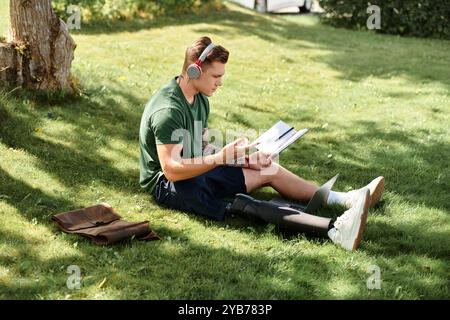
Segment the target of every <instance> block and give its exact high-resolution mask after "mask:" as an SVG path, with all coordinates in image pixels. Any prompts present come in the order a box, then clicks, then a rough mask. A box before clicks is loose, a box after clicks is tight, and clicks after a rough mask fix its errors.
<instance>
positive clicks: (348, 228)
mask: <svg viewBox="0 0 450 320" xmlns="http://www.w3.org/2000/svg"><path fill="white" fill-rule="evenodd" d="M354 193H355V194H354V195H352V196H353V197H354V202H353V205H352V207H351V208H350V209H348V210H347V211H345V212H344V214H342V215H341V216H339V217H338V218H337V219H336V221H335V222H334V228H332V229H330V230H329V231H328V236H329V237H330V239H331V240H332V241H333V242H334V243H336V244H338V245H340V246H341V247H343V248H345V249H347V250H350V251H352V250H356V248H358V246H359V243H360V242H361V237H362V233H363V231H364V227H365V225H366V220H367V213H368V212H369V206H370V191H369V189H368V188H362V189H359V190H356V191H354Z"/></svg>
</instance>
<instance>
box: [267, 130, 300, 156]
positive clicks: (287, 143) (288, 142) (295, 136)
mask: <svg viewBox="0 0 450 320" xmlns="http://www.w3.org/2000/svg"><path fill="white" fill-rule="evenodd" d="M293 131H294V130H293ZM307 132H308V129H302V130H300V131H296V132H295V133H294V134H292V135H290V137H289V138H288V139H287V140H285V142H284V143H283V144H282V145H280V146H279V148H278V149H276V150H275V151H274V152H273V153H272V158H273V157H275V156H277V155H278V154H280V152H281V151H283V150H284V149H286V148H287V147H288V146H290V145H291V144H292V143H294V142H295V141H296V140H297V139H299V138H300V137H301V136H303V135H304V134H305V133H307ZM283 138H284V137H283ZM283 140H284V139H283Z"/></svg>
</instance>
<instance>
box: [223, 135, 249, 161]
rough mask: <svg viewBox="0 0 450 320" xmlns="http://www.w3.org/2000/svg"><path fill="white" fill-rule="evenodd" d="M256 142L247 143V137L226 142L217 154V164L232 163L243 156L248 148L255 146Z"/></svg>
mask: <svg viewBox="0 0 450 320" xmlns="http://www.w3.org/2000/svg"><path fill="white" fill-rule="evenodd" d="M256 145H257V143H251V144H249V143H248V139H247V138H238V139H236V140H234V141H233V142H231V143H229V144H227V145H226V146H225V147H223V148H222V150H220V151H219V153H218V154H217V158H218V161H219V163H217V164H218V165H234V164H236V160H237V159H243V158H245V155H246V153H248V151H249V150H250V148H252V147H254V146H256Z"/></svg>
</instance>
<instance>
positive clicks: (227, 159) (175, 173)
mask: <svg viewBox="0 0 450 320" xmlns="http://www.w3.org/2000/svg"><path fill="white" fill-rule="evenodd" d="M243 141H244V140H243V139H237V140H235V141H233V142H232V143H229V144H227V145H226V146H225V147H223V149H221V150H220V151H219V152H217V153H215V154H211V155H207V156H204V157H198V158H191V159H183V158H181V150H182V148H183V145H182V144H160V145H157V146H156V150H157V152H158V158H159V162H160V164H161V168H162V170H163V173H164V176H165V177H166V178H167V179H168V180H169V181H172V182H175V181H179V180H185V179H189V178H193V177H196V176H199V175H201V174H203V173H205V172H207V171H209V170H212V169H214V168H216V167H217V166H220V165H232V164H235V163H236V162H235V161H236V159H238V158H242V157H243V156H245V153H246V152H248V150H249V148H250V147H251V145H247V144H245V143H244V144H243ZM246 162H247V161H244V163H243V164H242V165H239V166H247V165H248V163H246Z"/></svg>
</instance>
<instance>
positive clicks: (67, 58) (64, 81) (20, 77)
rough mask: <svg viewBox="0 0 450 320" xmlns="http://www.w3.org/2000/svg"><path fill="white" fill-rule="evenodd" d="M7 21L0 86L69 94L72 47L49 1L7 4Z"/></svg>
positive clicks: (0, 49)
mask: <svg viewBox="0 0 450 320" xmlns="http://www.w3.org/2000/svg"><path fill="white" fill-rule="evenodd" d="M10 17H11V28H10V31H9V42H10V43H9V44H3V45H0V82H1V81H7V82H8V83H9V84H13V85H18V86H23V87H26V88H30V89H37V90H48V91H56V90H66V91H72V88H71V78H70V67H71V64H72V60H73V52H74V50H75V47H76V44H75V42H74V41H73V39H72V37H71V36H70V35H69V31H68V28H67V26H66V24H65V23H64V22H63V21H62V20H60V19H59V18H58V17H57V16H56V14H55V12H54V11H53V9H52V6H51V0H10ZM12 48H14V49H15V53H12V52H11V49H12ZM5 68H6V69H5ZM2 70H3V71H2Z"/></svg>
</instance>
